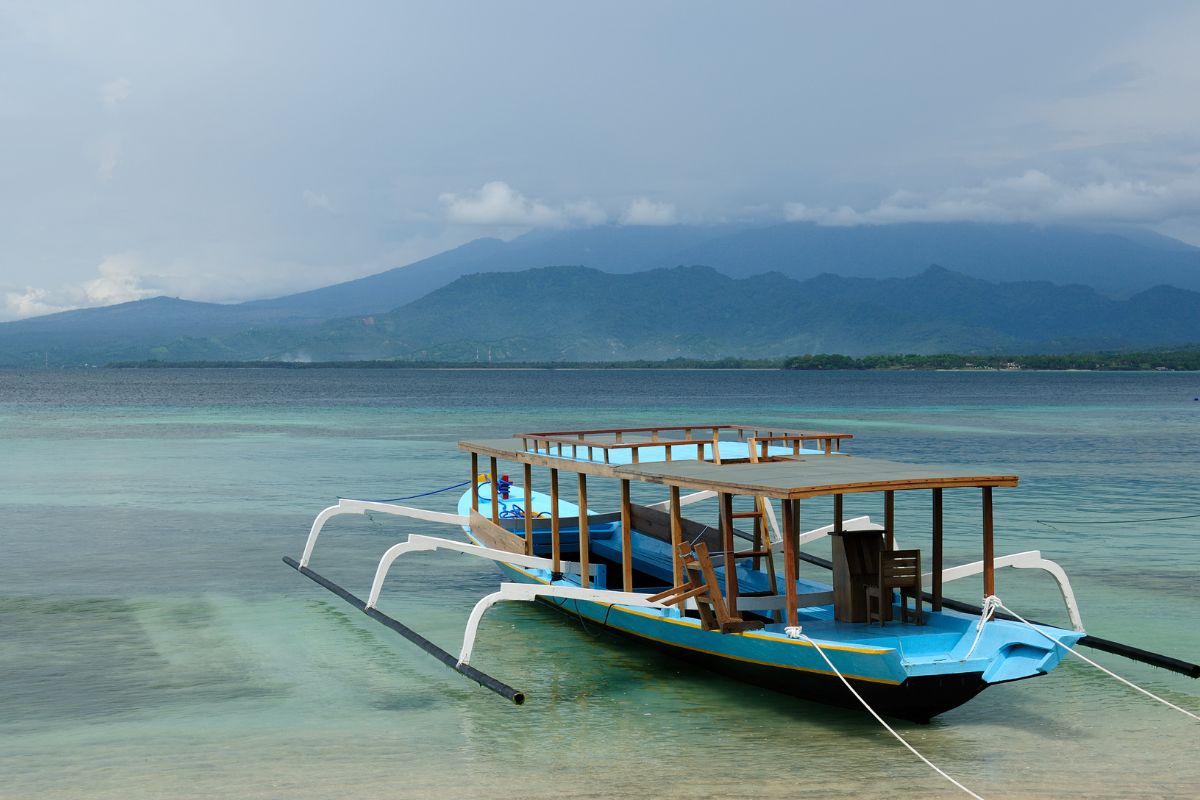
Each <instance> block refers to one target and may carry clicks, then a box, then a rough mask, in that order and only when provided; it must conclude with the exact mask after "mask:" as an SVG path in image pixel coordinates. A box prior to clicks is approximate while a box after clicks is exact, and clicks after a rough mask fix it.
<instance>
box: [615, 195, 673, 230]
mask: <svg viewBox="0 0 1200 800" xmlns="http://www.w3.org/2000/svg"><path fill="white" fill-rule="evenodd" d="M676 219H677V218H676V215H675V206H673V205H672V204H671V203H657V202H655V201H653V200H651V199H649V198H646V197H639V198H637V199H636V200H634V201H633V202H632V203H630V204H629V207H628V208H626V209H625V211H624V212H623V213H622V214H621V224H622V225H674V224H675V222H676Z"/></svg>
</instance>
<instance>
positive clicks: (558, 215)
mask: <svg viewBox="0 0 1200 800" xmlns="http://www.w3.org/2000/svg"><path fill="white" fill-rule="evenodd" d="M438 200H439V201H440V202H441V204H442V205H443V206H444V207H445V209H446V219H448V220H449V221H450V222H455V223H458V224H460V225H494V226H512V227H523V228H564V227H567V226H570V225H601V224H603V223H605V222H607V221H608V214H607V212H605V210H604V209H603V208H601V207H600V206H599V205H598V204H596V203H595V202H593V201H591V200H577V201H573V202H567V203H563V204H562V205H550V204H548V203H544V202H542V201H540V200H531V199H530V198H528V197H526V196H525V195H523V194H521V193H520V192H518V191H517V190H516V189H514V188H512V187H511V186H509V185H508V184H507V183H505V182H504V181H491V182H490V183H485V184H484V185H483V186H481V187H480V188H479V189H478V190H476V191H474V192H468V193H466V194H461V195H460V194H455V193H453V192H445V193H443V194H442V195H441V196H439V197H438Z"/></svg>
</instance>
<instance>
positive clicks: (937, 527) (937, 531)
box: [931, 489, 942, 611]
mask: <svg viewBox="0 0 1200 800" xmlns="http://www.w3.org/2000/svg"><path fill="white" fill-rule="evenodd" d="M931 589H932V591H933V610H934V611H941V610H942V490H941V489H934V490H933V586H932V587H931Z"/></svg>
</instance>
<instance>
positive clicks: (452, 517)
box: [300, 499, 469, 567]
mask: <svg viewBox="0 0 1200 800" xmlns="http://www.w3.org/2000/svg"><path fill="white" fill-rule="evenodd" d="M368 512H375V513H378V514H391V515H393V516H397V517H411V518H412V519H421V520H425V521H426V522H439V523H443V524H446V525H466V524H468V522H469V520H468V519H467V518H466V517H460V516H459V515H458V514H443V513H442V512H440V511H426V510H425V509H423V508H412V507H411V506H398V505H393V504H392V503H378V502H375V501H372V500H345V499H342V500H338V503H337V505H336V506H330V507H329V508H327V509H325V510H324V511H322V512H321V513H320V514H317V518H316V519H314V520H313V524H312V528H311V529H309V531H308V541H306V542H305V543H304V553H303V554H302V555H301V556H300V566H302V567H307V566H308V562H309V559H311V558H312V551H313V548H314V547H316V545H317V537H318V536H320V535H321V529H322V528H324V527H325V523H326V522H328V521H329V520H331V519H333V518H334V517H337V516H341V515H342V514H366V513H368Z"/></svg>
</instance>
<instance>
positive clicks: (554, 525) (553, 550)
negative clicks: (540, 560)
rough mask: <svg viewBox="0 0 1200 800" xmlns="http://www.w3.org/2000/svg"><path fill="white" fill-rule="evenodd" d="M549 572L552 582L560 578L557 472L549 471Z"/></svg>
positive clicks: (560, 554) (560, 556)
mask: <svg viewBox="0 0 1200 800" xmlns="http://www.w3.org/2000/svg"><path fill="white" fill-rule="evenodd" d="M550 562H551V563H550V572H551V573H552V574H551V576H550V577H551V579H552V580H556V581H557V580H560V579H561V578H562V544H561V542H559V540H558V470H556V469H552V470H550Z"/></svg>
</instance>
